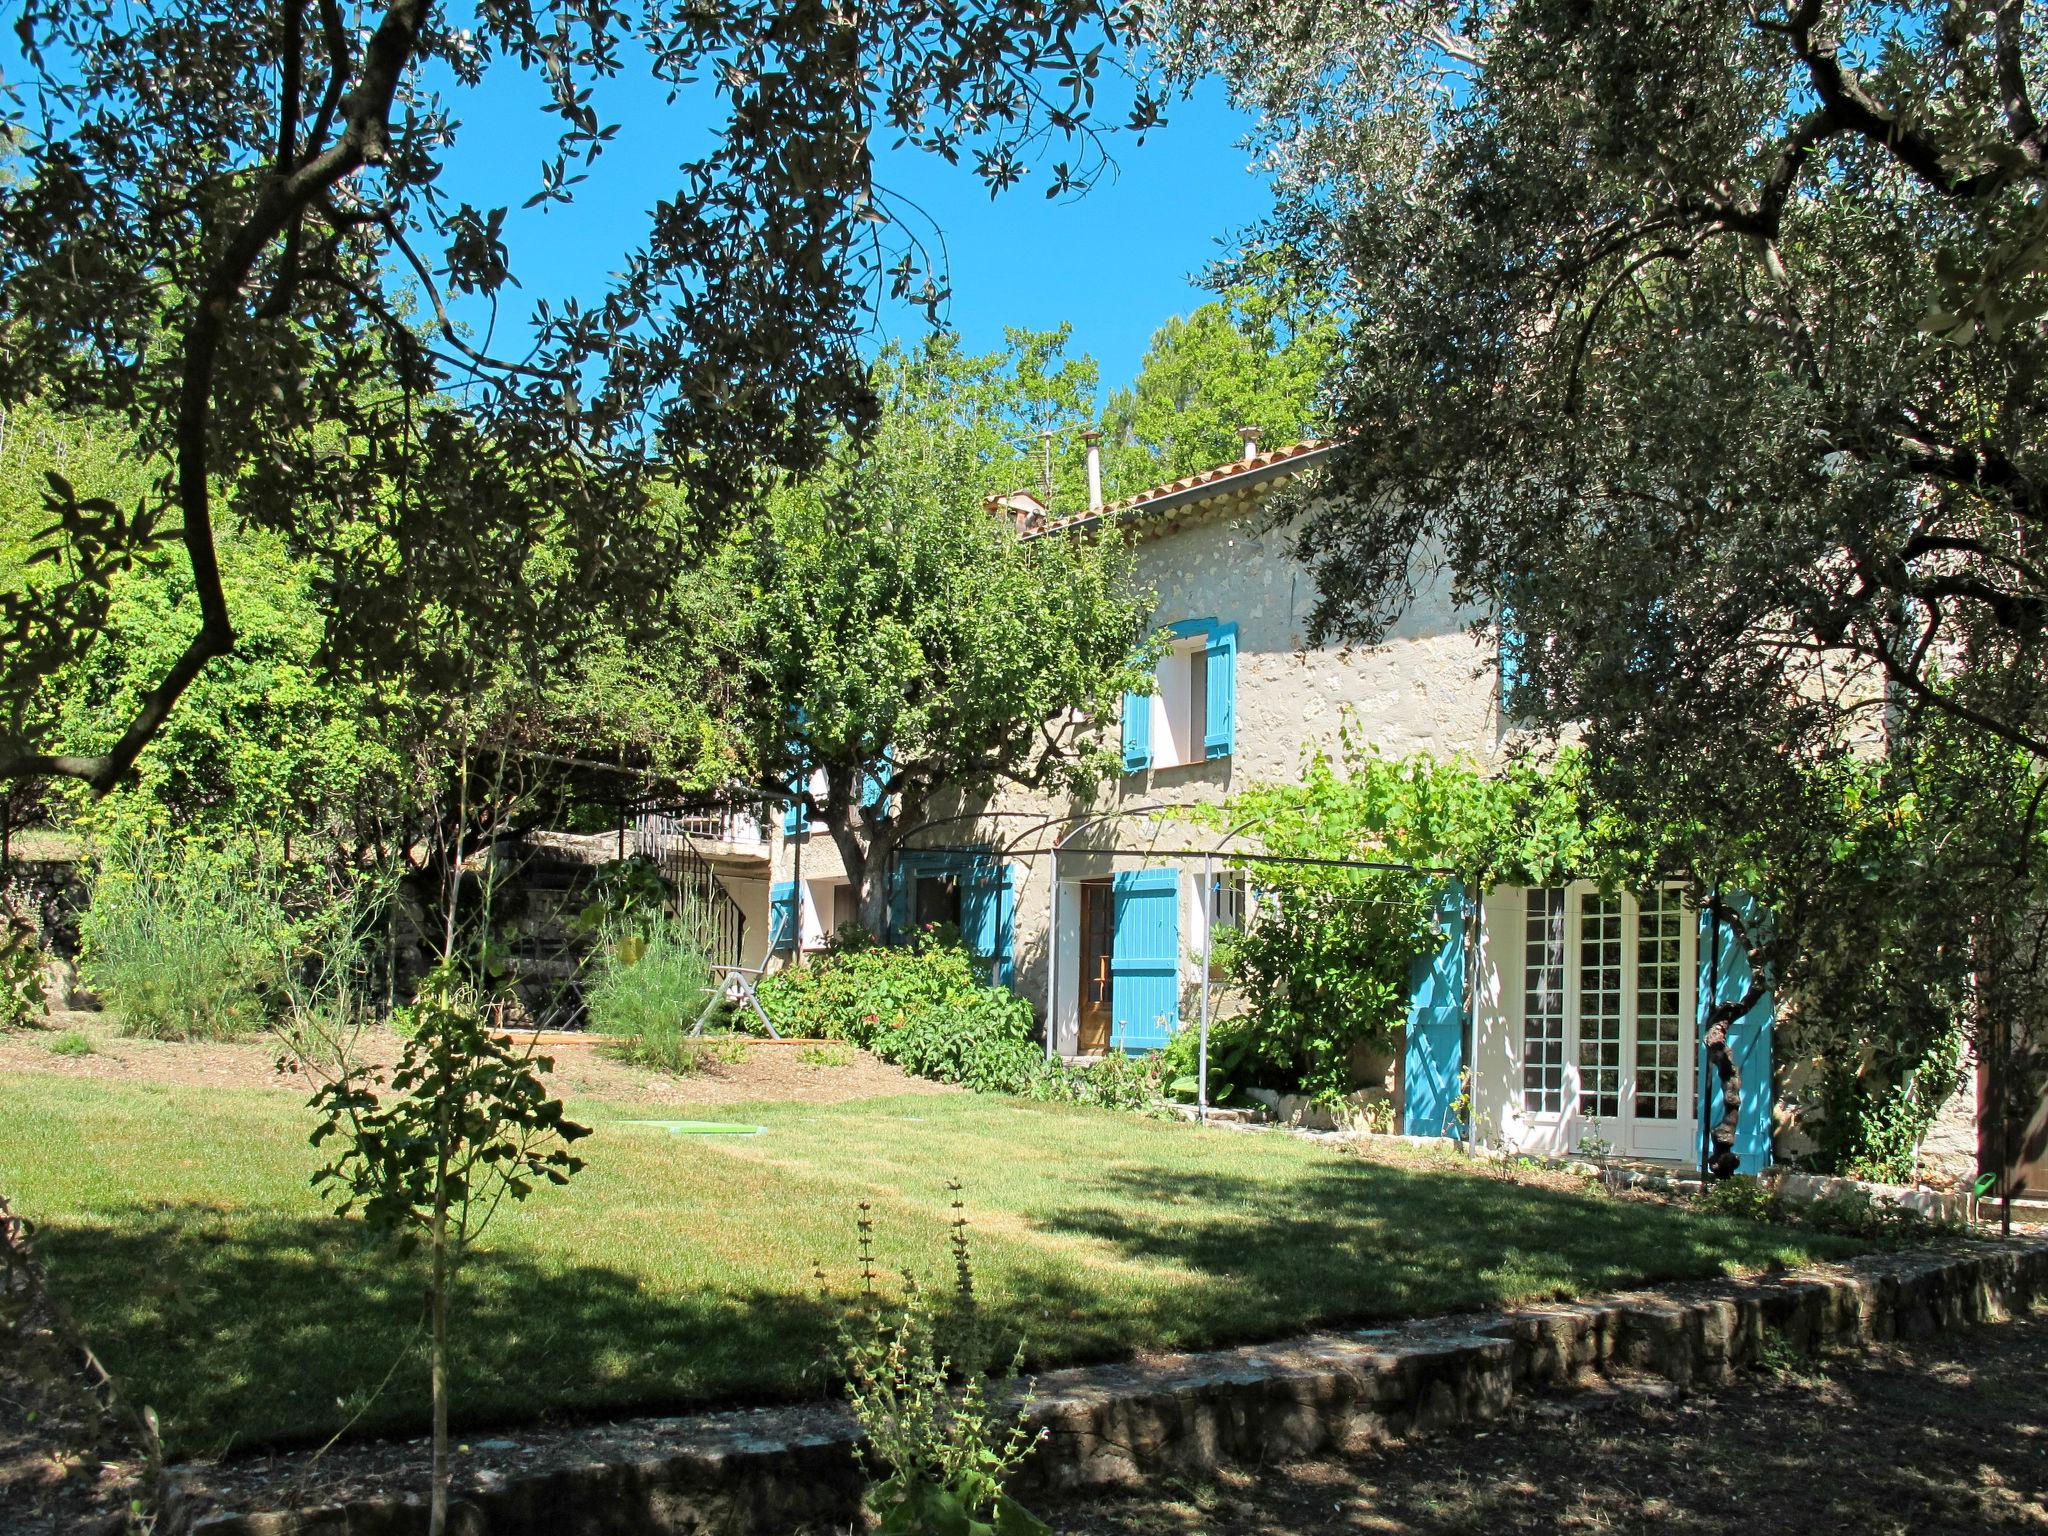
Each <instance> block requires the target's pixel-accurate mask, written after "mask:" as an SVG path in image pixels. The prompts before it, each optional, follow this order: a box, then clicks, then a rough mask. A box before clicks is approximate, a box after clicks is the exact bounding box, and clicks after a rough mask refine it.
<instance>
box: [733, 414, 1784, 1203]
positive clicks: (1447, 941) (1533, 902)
mask: <svg viewBox="0 0 2048 1536" xmlns="http://www.w3.org/2000/svg"><path fill="white" fill-rule="evenodd" d="M1329 451H1330V450H1329V448H1328V447H1327V446H1326V445H1318V444H1313V443H1307V444H1300V445H1297V446H1294V447H1289V448H1283V449H1279V450H1276V451H1270V452H1260V451H1258V448H1257V444H1256V441H1255V440H1254V439H1252V438H1251V437H1249V436H1248V437H1247V440H1246V445H1245V452H1244V455H1243V457H1242V458H1240V459H1239V460H1237V461H1235V462H1232V463H1228V464H1222V465H1218V466H1216V467H1215V468H1213V469H1210V470H1207V471H1205V472H1203V473H1200V474H1196V475H1191V476H1188V477H1186V478H1184V479H1181V480H1176V481H1173V482H1171V483H1169V484H1165V485H1161V486H1157V487H1154V488H1153V489H1151V490H1148V491H1144V492H1142V493H1140V494H1138V495H1136V496H1133V497H1130V498H1128V499H1126V500H1123V501H1120V502H1116V503H1113V504H1109V505H1101V504H1099V503H1100V497H1099V494H1097V495H1096V496H1093V497H1091V500H1092V501H1095V502H1096V503H1098V504H1097V505H1094V506H1092V507H1091V508H1090V509H1089V510H1088V511H1086V512H1084V513H1081V514H1079V515H1076V516H1072V517H1066V518H1060V519H1050V518H1048V517H1046V515H1045V513H1044V509H1043V508H1042V507H1040V506H1039V505H1038V503H1037V502H1036V501H1035V500H1033V499H1032V498H1030V497H1028V496H1025V497H1010V498H1002V499H1000V500H998V501H996V502H992V503H991V511H992V513H995V514H997V515H1002V516H1006V517H1009V518H1011V519H1012V520H1013V521H1014V522H1015V523H1016V525H1017V526H1018V529H1019V534H1020V536H1021V537H1026V538H1050V537H1062V536H1069V535H1072V534H1075V533H1085V532H1086V531H1087V530H1088V529H1090V528H1091V527H1100V526H1105V525H1109V524H1115V525H1119V526H1123V527H1126V528H1128V529H1130V530H1131V531H1132V533H1133V534H1134V535H1135V538H1136V560H1137V566H1138V576H1139V579H1140V580H1141V581H1142V582H1143V583H1144V584H1146V585H1147V586H1149V587H1150V588H1151V589H1153V590H1154V591H1156V593H1157V595H1158V603H1157V608H1156V610H1155V613H1154V618H1155V622H1156V624H1157V626H1158V627H1159V628H1162V629H1164V630H1166V631H1167V632H1168V633H1169V635H1170V637H1171V648H1170V650H1169V651H1168V653H1167V655H1166V656H1165V657H1164V659H1162V660H1161V662H1160V663H1159V678H1158V683H1159V687H1158V692H1157V693H1156V694H1154V695H1151V696H1142V695H1133V696H1131V697H1130V698H1129V699H1127V700H1126V706H1125V717H1124V720H1123V722H1122V748H1123V758H1124V769H1125V771H1124V773H1123V774H1122V775H1121V776H1120V778H1118V779H1117V780H1116V781H1114V782H1112V783H1111V784H1110V785H1108V786H1106V788H1105V789H1104V790H1103V791H1102V792H1101V793H1100V794H1098V796H1097V797H1096V799H1095V800H1094V801H1093V802H1092V803H1090V804H1088V805H1085V806H1079V805H1069V804H1064V803H1056V802H1054V801H1051V800H1048V799H1044V798H1038V797H1031V796H1026V795H1022V794H1007V795H1002V796H998V797H997V798H996V799H995V800H994V801H993V802H991V803H989V804H985V805H975V806H962V807H959V808H957V814H953V815H942V818H941V819H940V820H939V821H938V822H937V823H936V824H935V825H934V826H932V827H928V828H926V829H925V831H924V832H923V833H922V834H920V836H919V838H918V839H917V840H916V841H917V846H916V847H914V848H911V849H907V850H905V851H904V852H903V853H902V854H901V855H900V856H899V861H898V868H897V869H896V871H895V873H894V877H893V879H894V884H895V896H894V899H893V914H892V926H894V927H895V928H897V929H898V930H899V931H902V932H907V931H909V930H910V929H911V928H912V927H913V926H914V925H918V924H921V923H925V922H933V921H950V922H953V923H956V924H957V925H958V926H959V927H960V928H961V930H962V931H963V933H964V934H965V935H966V937H967V939H968V942H969V943H970V945H971V946H972V947H974V948H975V949H976V950H977V951H979V952H980V953H981V954H982V955H983V956H984V957H985V958H987V959H988V960H989V962H990V964H991V968H992V971H993V974H995V975H996V976H997V977H998V979H999V980H1000V981H1002V982H1003V983H1004V984H1006V985H1010V986H1013V987H1014V988H1016V989H1017V990H1018V991H1019V992H1020V993H1021V994H1022V995H1024V996H1025V997H1027V998H1029V999H1031V1000H1032V1002H1033V1003H1034V1005H1035V1006H1036V1008H1037V1011H1038V1012H1039V1014H1040V1016H1041V1018H1042V1019H1043V1020H1045V1021H1046V1023H1047V1027H1048V1034H1049V1041H1048V1045H1049V1049H1051V1050H1055V1051H1057V1052H1059V1053H1061V1054H1063V1055H1066V1056H1070V1057H1084V1056H1089V1055H1093V1054H1097V1053H1100V1052H1103V1051H1106V1050H1116V1049H1123V1050H1131V1051H1143V1050H1149V1049H1153V1048H1156V1047H1157V1046H1159V1045H1161V1044H1163V1043H1164V1042H1165V1040H1166V1039H1167V1037H1168V1036H1169V1035H1170V1034H1171V1033H1172V1032H1173V1031H1174V1030H1176V1029H1178V1028H1181V1027H1183V1026H1185V1025H1187V1024H1189V1023H1192V1022H1193V1021H1195V1020H1196V1019H1198V1018H1199V1017H1200V1012H1201V1009H1202V1008H1203V1007H1204V1006H1208V1007H1215V1006H1217V1005H1218V999H1217V998H1216V996H1215V995H1214V992H1213V982H1212V979H1211V973H1210V966H1209V963H1208V955H1209V945H1210V941H1211V936H1212V934H1213V932H1214V931H1216V930H1217V929H1218V928H1219V927H1220V926H1223V925H1228V924H1232V923H1236V922H1238V921H1241V920H1242V919H1243V917H1244V915H1245V912H1246V909H1247V906H1248V904H1249V903H1250V902H1251V901H1253V900H1254V899H1255V898H1254V896H1253V892H1252V888H1251V886H1250V883H1249V882H1248V880H1247V879H1246V878H1245V877H1244V876H1242V875H1239V874H1232V873H1231V872H1230V868H1229V866H1228V863H1227V861H1226V860H1223V859H1217V858H1211V859H1206V860H1205V859H1204V858H1203V857H1202V853H1203V851H1204V850H1205V849H1209V848H1213V847H1215V846H1216V838H1217V833H1216V831H1215V830H1214V829H1213V828H1211V827H1202V826H1196V825H1193V824H1191V823H1189V822H1188V821H1187V820H1185V819H1184V818H1177V817H1176V816H1175V814H1174V812H1175V811H1176V810H1177V809H1181V808H1185V807H1188V806H1193V805H1215V804H1218V803H1220V802H1222V801H1223V800H1224V799H1225V798H1226V797H1227V796H1229V795H1230V794H1231V793H1232V792H1233V791H1234V790H1237V789H1241V788H1243V787H1244V786H1246V785H1249V784H1253V783H1258V782H1271V781H1285V780H1288V779H1291V778H1293V777H1294V776H1295V775H1296V774H1297V773H1298V772H1299V769H1300V766H1301V764H1302V762H1303V759H1304V755H1305V754H1306V753H1308V752H1310V751H1313V750H1315V749H1318V748H1320V749H1322V750H1324V751H1326V752H1329V753H1331V754H1332V755H1336V754H1337V753H1338V751H1339V748H1340V741H1339V733H1340V729H1343V728H1344V727H1345V726H1346V723H1347V722H1348V725H1349V730H1350V732H1351V735H1352V737H1353V739H1354V740H1357V739H1363V740H1366V741H1370V742H1372V743H1374V744H1376V745H1377V746H1378V747H1379V749H1380V750H1381V751H1383V752H1384V753H1386V754H1387V755H1389V756H1394V757H1399V756H1404V755H1407V754H1411V753H1417V752H1427V753H1431V754H1434V755H1437V756H1449V755H1452V754H1459V753H1462V754H1464V755H1466V756H1468V757H1470V758H1472V759H1474V760H1475V761H1477V762H1479V763H1480V764H1481V765H1487V764H1490V763H1493V762H1495V761H1497V760H1498V759H1499V758H1500V756H1501V754H1502V753H1503V751H1504V749H1505V748H1506V746H1507V744H1508V743H1509V741H1510V739H1511V737H1512V734H1513V726H1512V723H1511V722H1509V721H1507V720H1504V719H1503V716H1502V710H1501V686H1500V668H1499V664H1498V657H1497V655H1496V654H1495V649H1496V647H1495V644H1494V642H1493V640H1492V639H1491V638H1488V639H1486V640H1483V641H1482V640H1477V639H1475V637H1474V633H1473V630H1472V627H1471V624H1470V622H1469V621H1470V618H1471V616H1470V615H1468V614H1463V613H1460V612H1457V611H1455V610H1454V608H1453V606H1452V604H1451V602H1450V600H1449V597H1448V593H1447V591H1446V589H1445V587H1444V584H1443V583H1441V582H1436V583H1424V584H1423V585H1422V587H1421V589H1420V591H1419V594H1418V596H1417V598H1416V599H1415V601H1414V602H1412V603H1411V604H1410V606H1409V608H1408V610H1407V611H1406V612H1405V613H1404V614H1403V615H1402V617H1401V619H1400V621H1399V623H1398V624H1397V625H1396V626H1395V627H1394V629H1393V630H1392V632H1391V633H1389V635H1388V636H1387V637H1386V639H1385V640H1384V641H1383V642H1382V643H1380V644H1378V645H1375V646H1371V647H1351V646H1316V645H1311V644H1310V643H1308V639H1307V635H1306V620H1307V615H1308V613H1309V611H1310V609H1311V607H1312V605H1313V603H1314V599H1315V587H1314V581H1313V578H1312V576H1311V574H1310V573H1309V572H1308V571H1307V570H1306V569H1305V568H1304V567H1303V566H1302V565H1301V564H1300V563H1298V562H1297V561H1296V560H1294V559H1293V558H1292V557H1291V555H1290V553H1289V551H1288V548H1287V541H1286V537H1285V535H1284V533H1282V532H1279V531H1276V530H1272V529H1269V528H1266V527H1264V526H1263V525H1262V520H1261V517H1260V510H1261V506H1262V503H1263V502H1264V499H1265V497H1266V496H1267V494H1268V492H1270V491H1271V490H1272V489H1273V488H1274V487H1275V486H1276V485H1279V484H1280V483H1282V482H1283V481H1285V480H1286V479H1288V478H1290V477H1292V476H1294V475H1297V474H1299V473H1301V472H1302V471H1303V470H1305V469H1308V468H1310V467H1312V466H1313V465H1315V464H1316V463H1318V462H1319V461H1320V460H1321V459H1323V458H1324V457H1325V456H1326V455H1327V454H1328V452H1329ZM1091 481H1094V482H1095V483H1098V484H1099V479H1098V478H1097V477H1094V476H1091ZM778 822H779V824H778ZM1230 846H1232V847H1241V846H1244V845H1243V844H1235V843H1234V844H1231V845H1230ZM710 851H711V853H712V854H713V856H714V858H715V859H716V860H717V861H718V862H719V866H720V870H721V874H722V876H723V877H724V878H725V879H726V882H727V886H728V889H729V890H730V891H731V892H732V894H733V895H734V897H735V899H736V900H737V901H738V902H739V903H740V905H741V907H742V909H743V910H744V911H745V912H746V913H747V916H748V923H747V933H748V935H749V951H750V952H749V957H748V958H749V963H752V964H771V965H772V964H778V963H789V961H790V960H792V959H793V958H794V957H795V956H796V954H797V951H798V950H799V949H802V950H804V951H812V950H817V949H821V948H822V947H823V946H824V945H825V944H826V943H827V942H828V940H829V937H830V935H831V933H832V932H833V930H834V929H835V928H836V927H837V926H838V925H839V924H840V923H842V922H845V921H848V920H850V919H851V918H852V916H853V909H854V898H853V892H852V889H851V887H850V886H849V884H848V882H847V879H846V876H845V873H844V871H843V869H842V868H841V866H840V864H839V860H838V856H837V853H836V851H835V850H834V848H833V845H832V841H831V839H830V838H829V837H827V836H824V835H822V834H813V833H812V832H810V830H809V829H808V828H806V827H804V826H803V825H801V824H800V823H799V821H798V820H797V819H796V818H795V817H794V816H793V815H792V816H788V817H780V818H778V816H777V815H775V814H769V815H766V816H757V817H754V818H749V819H748V820H747V821H746V823H745V825H744V826H742V827H740V828H738V829H737V831H736V833H735V834H734V836H731V837H726V838H721V839H719V840H717V841H716V842H715V843H714V844H713V846H712V847H711V850H710ZM1439 914H1440V917H1439V929H1440V932H1441V935H1442V939H1441V948H1440V950H1439V951H1438V953H1437V954H1436V955H1435V956H1434V958H1433V960H1432V961H1431V962H1429V963H1427V964H1418V965H1417V966H1416V967H1415V968H1414V974H1413V976H1412V977H1411V988H1410V991H1411V996H1410V1005H1409V1010H1408V1021H1407V1027H1406V1029H1405V1032H1404V1038H1403V1039H1402V1040H1401V1042H1400V1043H1399V1046H1398V1049H1397V1050H1396V1052H1395V1056H1394V1059H1393V1060H1391V1061H1390V1062H1386V1063H1373V1064H1370V1070H1372V1071H1373V1072H1374V1074H1375V1075H1377V1069H1378V1068H1379V1067H1380V1066H1382V1065H1384V1067H1385V1068H1386V1071H1385V1077H1384V1088H1383V1089H1382V1090H1378V1091H1380V1092H1383V1093H1384V1094H1385V1095H1387V1096H1390V1097H1391V1098H1392V1099H1393V1100H1394V1104H1395V1114H1396V1124H1397V1125H1398V1127H1399V1128H1400V1129H1402V1130H1404V1131H1407V1132H1409V1133H1413V1134H1441V1133H1444V1132H1447V1131H1448V1130H1449V1129H1450V1127H1451V1125H1452V1123H1453V1107H1452V1106H1453V1100H1454V1099H1456V1098H1457V1097H1458V1095H1459V1093H1460V1091H1461V1089H1460V1085H1461V1074H1463V1073H1465V1072H1466V1071H1467V1070H1468V1069H1469V1070H1470V1073H1471V1089H1472V1110H1473V1113H1474V1116H1475V1117H1476V1118H1477V1119H1479V1120H1481V1121H1482V1122H1483V1123H1484V1124H1485V1125H1486V1126H1487V1127H1489V1128H1491V1130H1492V1132H1493V1134H1495V1135H1497V1136H1498V1137H1499V1138H1500V1139H1501V1140H1502V1141H1503V1142H1505V1143H1506V1144H1508V1145H1510V1146H1513V1147H1517V1148H1520V1149H1525V1150H1528V1151H1532V1152H1541V1153H1552V1154H1556V1153H1568V1152H1572V1151H1574V1150H1576V1149H1578V1148H1579V1147H1580V1145H1581V1144H1582V1142H1584V1141H1586V1140H1587V1139H1589V1138H1594V1139H1598V1140H1601V1141H1604V1142H1606V1143H1609V1144H1611V1145H1612V1147H1613V1148H1614V1150H1615V1151H1616V1152H1618V1153H1620V1154H1623V1155H1627V1156H1632V1157H1638V1158H1646V1159H1658V1160H1665V1161H1671V1162H1675V1163H1680V1164H1690V1163H1692V1162H1695V1161H1696V1160H1697V1159H1698V1156H1699V1148H1700V1144H1701V1140H1702V1125H1703V1116H1704V1115H1705V1114H1706V1113H1707V1108H1706V1105H1705V1103H1704V1094H1705V1090H1706V1087H1707V1086H1708V1084H1709V1082H1710V1074H1709V1072H1708V1070H1707V1068H1706V1065H1705V1062H1704V1058H1703V1053H1702V1052H1701V1049H1700V1046H1699V1040H1698V1035H1699V1030H1698V1021H1699V1019H1700V1017H1701V1014H1702V1012H1703V1011H1704V1007H1705V999H1706V998H1707V996H1708V995H1709V994H1710V992H1711V991H1712V990H1713V989H1719V990H1720V992H1721V993H1722V994H1723V995H1729V996H1740V995H1741V994H1742V992H1743V990H1744V989H1745V986H1746V980H1747V977H1746V965H1745V960H1744V956H1743V954H1742V951H1741V949H1740V948H1739V946H1737V945H1736V944H1735V943H1734V941H1733V938H1732V936H1731V935H1727V934H1721V935H1718V936H1717V935H1716V933H1715V931H1714V929H1713V928H1712V926H1711V924H1709V923H1707V922H1706V921H1704V920H1703V919H1702V917H1701V915H1700V914H1698V913H1696V912H1694V911H1692V910H1691V909H1689V908H1688V907H1686V906H1685V905H1684V903H1683V902H1682V901H1681V899H1680V898H1679V895H1678V893H1677V892H1676V891H1672V892H1670V893H1668V894H1665V895H1659V896H1655V897H1651V898H1646V899H1642V900H1639V899H1638V898H1636V897H1635V896H1629V895H1624V896H1603V895H1602V894H1601V893H1600V892H1599V891H1598V890H1597V889H1595V888H1594V887H1592V886H1591V885H1590V884H1586V883H1578V884H1572V885H1567V886H1564V887H1560V888H1556V889H1548V890H1524V889H1519V888H1501V889H1497V890H1493V891H1487V892H1483V893H1467V892H1464V891H1462V890H1458V889H1455V888H1454V889H1449V890H1446V891H1445V892H1444V893H1443V897H1442V900H1441V903H1440V907H1439ZM1735 1048H1736V1050H1737V1052H1738V1055H1739V1057H1740V1059H1741V1062H1742V1069H1743V1081H1744V1085H1745V1086H1744V1098H1743V1105H1742V1117H1741V1132H1740V1138H1739V1146H1738V1150H1739V1151H1740V1152H1741V1154H1742V1158H1743V1166H1744V1167H1745V1168H1746V1169H1749V1170H1752V1171H1753V1170H1755V1169H1758V1168H1761V1167H1763V1166H1764V1165H1765V1164H1766V1163H1767V1162H1768V1161H1769V1160H1770V1159H1771V1156H1772V1139H1773V1073H1772V1062H1771V1057H1772V1010H1771V1005H1770V1004H1769V1002H1768V1001H1767V1002H1765V1003H1763V1004H1761V1005H1759V1006H1758V1007H1757V1008H1756V1009H1755V1010H1754V1011H1753V1012H1752V1014H1751V1015H1750V1016H1749V1017H1748V1018H1746V1019H1744V1020H1743V1021H1742V1023H1741V1024H1740V1026H1739V1027H1738V1029H1737V1031H1736V1038H1735Z"/></svg>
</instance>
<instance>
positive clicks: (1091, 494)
mask: <svg viewBox="0 0 2048 1536" xmlns="http://www.w3.org/2000/svg"><path fill="white" fill-rule="evenodd" d="M1081 441H1082V442H1084V443H1086V444H1087V445H1088V510H1089V511H1090V512H1100V511H1101V510H1102V433H1101V432H1100V431H1099V430H1098V429H1097V428H1094V427H1090V428H1089V429H1088V430H1087V431H1086V432H1083V433H1082V434H1081Z"/></svg>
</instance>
